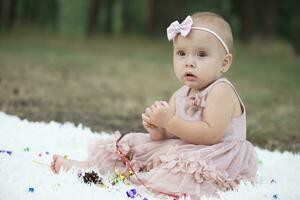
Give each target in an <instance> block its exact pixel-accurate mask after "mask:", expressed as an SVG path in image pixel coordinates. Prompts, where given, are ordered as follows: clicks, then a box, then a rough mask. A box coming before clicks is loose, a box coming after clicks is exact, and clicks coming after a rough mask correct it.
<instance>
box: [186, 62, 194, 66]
mask: <svg viewBox="0 0 300 200" xmlns="http://www.w3.org/2000/svg"><path fill="white" fill-rule="evenodd" d="M185 67H196V65H195V63H193V62H187V63H185Z"/></svg>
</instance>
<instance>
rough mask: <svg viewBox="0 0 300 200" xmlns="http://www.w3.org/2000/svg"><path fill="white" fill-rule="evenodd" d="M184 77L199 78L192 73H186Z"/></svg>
mask: <svg viewBox="0 0 300 200" xmlns="http://www.w3.org/2000/svg"><path fill="white" fill-rule="evenodd" d="M184 77H190V78H197V76H196V75H194V74H193V73H191V72H186V73H184Z"/></svg>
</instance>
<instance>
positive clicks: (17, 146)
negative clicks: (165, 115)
mask: <svg viewBox="0 0 300 200" xmlns="http://www.w3.org/2000/svg"><path fill="white" fill-rule="evenodd" d="M109 137H111V136H110V135H109V134H108V133H100V134H95V133H93V132H91V130H90V129H89V128H86V127H83V126H82V125H79V126H77V127H75V126H74V125H73V124H72V123H64V124H60V123H56V122H50V123H44V122H29V121H27V120H20V119H19V118H18V117H16V116H10V115H7V114H5V113H2V112H0V200H26V199H28V200H29V199H30V200H48V199H49V200H54V199H55V200H60V199H61V200H62V199H64V200H77V199H78V200H82V199H89V200H94V199H95V200H96V199H97V200H99V199H111V200H118V199H120V200H126V199H141V200H146V199H148V200H152V199H160V198H163V199H168V197H154V196H153V195H152V194H151V193H149V192H148V191H146V190H145V189H143V188H142V187H138V186H135V185H132V184H131V185H128V184H124V183H122V182H121V183H118V184H116V185H114V186H112V185H111V184H110V180H109V179H110V178H111V177H112V176H113V175H112V174H109V175H101V176H102V177H103V178H104V183H105V184H106V188H104V187H99V186H97V185H87V184H84V183H82V179H80V178H78V176H77V172H76V171H74V170H73V171H72V170H71V171H69V172H67V173H65V172H64V173H60V174H59V175H55V174H53V173H52V172H51V171H50V169H49V167H48V166H47V164H50V162H51V158H52V155H53V154H55V153H59V154H63V155H68V157H69V158H71V159H81V160H83V159H84V158H85V157H86V156H87V154H86V150H87V145H88V142H89V140H91V139H95V138H103V139H106V138H109ZM256 151H257V154H258V158H259V163H260V164H259V171H258V179H257V184H256V185H255V186H253V185H251V184H247V183H242V184H241V185H240V186H239V188H238V190H237V191H230V192H226V193H221V194H220V195H221V199H223V200H235V199H236V200H248V199H249V200H254V199H255V200H257V199H261V200H272V199H279V200H280V199H281V200H299V199H300V192H299V185H300V155H299V154H292V153H290V152H284V153H280V152H270V151H268V150H263V149H260V148H258V147H256ZM37 162H38V163H37ZM131 189H135V190H136V192H137V193H136V194H135V196H134V197H132V198H130V197H127V194H126V192H127V191H129V190H131ZM170 199H171V198H170ZM186 199H188V198H186ZM204 199H208V198H204Z"/></svg>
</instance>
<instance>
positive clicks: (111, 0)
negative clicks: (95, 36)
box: [105, 0, 115, 34]
mask: <svg viewBox="0 0 300 200" xmlns="http://www.w3.org/2000/svg"><path fill="white" fill-rule="evenodd" d="M114 4H115V0H108V1H107V13H106V20H105V32H106V33H108V34H109V33H112V28H113V8H114Z"/></svg>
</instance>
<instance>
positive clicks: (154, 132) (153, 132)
mask: <svg viewBox="0 0 300 200" xmlns="http://www.w3.org/2000/svg"><path fill="white" fill-rule="evenodd" d="M142 119H143V126H144V128H145V129H146V130H147V131H148V133H149V134H150V136H151V139H152V140H162V139H164V138H165V130H164V129H163V128H160V127H157V126H155V125H153V124H150V123H148V122H147V121H146V120H149V118H148V117H147V116H146V114H145V113H143V114H142Z"/></svg>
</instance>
